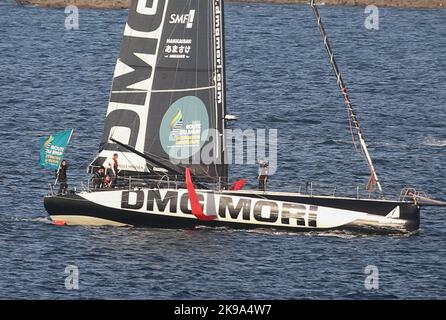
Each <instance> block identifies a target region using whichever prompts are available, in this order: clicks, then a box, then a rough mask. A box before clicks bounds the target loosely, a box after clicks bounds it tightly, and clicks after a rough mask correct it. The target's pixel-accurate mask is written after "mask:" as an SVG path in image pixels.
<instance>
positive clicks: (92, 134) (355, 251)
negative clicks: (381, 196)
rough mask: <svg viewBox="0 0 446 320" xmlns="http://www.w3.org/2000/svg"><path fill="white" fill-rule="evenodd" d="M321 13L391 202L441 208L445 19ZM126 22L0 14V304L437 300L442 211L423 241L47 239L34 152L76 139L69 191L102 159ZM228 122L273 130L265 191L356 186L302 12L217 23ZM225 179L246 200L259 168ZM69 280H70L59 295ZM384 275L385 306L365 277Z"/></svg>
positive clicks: (108, 233)
mask: <svg viewBox="0 0 446 320" xmlns="http://www.w3.org/2000/svg"><path fill="white" fill-rule="evenodd" d="M380 13H381V21H380V30H379V31H369V30H366V29H365V28H364V27H363V22H364V17H365V15H364V14H363V9H361V8H340V7H328V6H327V7H322V8H321V14H322V16H323V18H324V20H325V24H326V28H327V30H328V32H329V35H330V37H331V42H332V45H333V49H334V51H335V53H336V55H337V58H338V63H339V66H340V67H341V70H342V72H343V75H344V79H345V81H346V83H347V85H348V87H349V90H350V92H351V99H352V102H353V104H354V105H355V106H356V109H357V113H358V115H359V118H360V120H361V123H362V125H363V128H364V132H365V136H366V138H367V140H368V142H369V145H370V152H371V153H372V155H373V156H374V159H375V161H376V166H377V170H378V173H379V175H380V176H381V178H382V180H383V185H384V188H385V190H386V192H387V193H388V194H389V195H395V196H396V195H397V194H398V193H399V190H400V188H401V187H402V186H404V185H407V184H410V185H413V186H416V187H418V188H422V189H424V190H426V191H428V192H429V193H430V194H431V195H432V196H433V197H437V198H441V197H442V196H443V197H444V196H445V194H446V188H445V179H446V171H445V169H444V163H445V152H446V143H445V141H446V131H445V130H446V113H445V104H446V72H445V70H446V60H445V59H444V57H445V56H446V24H445V21H446V11H445V10H407V9H382V10H381V11H380ZM126 14H127V13H126V11H124V10H117V11H113V10H81V11H80V30H78V31H67V30H65V29H64V20H65V17H66V15H65V14H64V11H63V10H52V9H37V8H21V7H17V6H14V5H12V4H11V3H10V2H6V1H5V0H2V2H0V26H1V27H0V28H1V29H0V35H1V37H0V75H1V76H0V88H1V89H0V108H1V118H0V145H1V147H2V149H1V150H2V159H1V161H0V199H1V200H2V201H0V269H1V270H2V272H1V274H0V298H39V299H42V298H56V299H62V298H69V299H71V298H125V299H129V298H163V299H164V298H165V299H189V298H197V299H209V298H215V299H232V298H241V299H243V298H259V299H271V298H313V299H319V298H330V299H331V298H335V299H339V298H352V299H355V298H378V299H379V298H445V297H446V267H445V262H444V261H445V255H446V249H445V246H444V242H445V241H446V234H445V232H446V222H445V221H444V217H445V211H444V209H443V210H442V209H434V208H431V209H424V210H423V215H422V227H421V230H420V232H419V233H417V234H414V235H407V236H399V237H395V236H392V237H391V236H357V235H351V234H345V233H340V232H335V233H307V234H289V233H275V232H269V231H256V232H247V231H233V230H226V229H218V230H213V229H198V230H193V231H190V230H188V231H185V230H158V229H136V228H122V229H120V228H85V227H55V226H52V225H51V224H49V223H48V220H47V219H46V214H45V210H44V208H43V204H42V197H43V195H44V194H45V193H46V184H47V182H49V181H51V180H52V177H51V173H50V172H47V171H45V170H42V169H39V168H38V165H37V163H38V139H39V137H40V136H42V135H45V134H47V133H51V132H54V131H55V130H64V129H66V128H75V135H74V137H73V141H72V143H71V145H70V149H69V151H68V154H67V158H68V160H69V162H70V168H69V178H70V181H71V182H74V181H76V180H79V179H81V178H85V177H86V176H85V173H84V172H85V167H86V165H87V164H88V162H89V161H90V160H91V159H92V158H93V156H94V154H95V152H96V151H97V146H98V144H99V139H100V135H101V130H102V126H103V121H104V114H105V110H106V105H107V99H108V94H109V89H110V84H111V77H112V74H113V69H114V64H115V60H116V57H117V54H118V51H119V45H120V40H121V34H122V31H123V26H124V22H125V20H126ZM226 24H227V28H226V29H227V30H226V35H227V40H226V45H227V76H228V105H229V106H228V108H229V110H230V112H231V113H235V114H237V115H238V116H239V121H238V122H237V123H236V124H235V126H236V127H238V128H253V127H254V128H276V129H278V130H279V142H280V146H279V167H278V172H277V174H276V175H274V177H272V183H271V188H274V189H281V190H293V187H294V186H295V184H296V183H297V182H305V181H309V180H314V181H322V182H324V183H328V184H332V185H335V184H337V185H341V184H345V185H349V186H355V185H357V184H358V185H362V186H363V185H364V184H365V182H366V180H367V167H366V165H365V163H364V161H363V160H362V158H361V156H360V154H358V153H356V152H355V151H354V150H353V148H352V145H351V137H350V136H349V131H348V123H347V117H346V112H345V110H344V106H343V104H342V100H341V98H340V97H339V94H338V91H337V87H336V84H335V82H334V77H333V75H332V71H331V69H330V66H329V64H328V62H327V58H326V53H325V51H324V48H323V47H322V44H321V39H320V35H319V33H318V30H317V27H316V25H315V21H314V19H313V17H312V13H311V10H310V9H309V8H308V7H307V6H302V5H294V6H293V5H241V4H232V3H231V4H228V5H227V6H226ZM232 172H233V175H232V178H233V179H235V178H238V177H239V176H240V177H248V178H249V179H250V180H251V181H250V183H251V184H254V183H255V174H256V167H255V166H236V167H235V168H234V169H233V171H232ZM67 265H76V266H77V267H78V268H79V272H80V284H79V286H80V287H79V290H72V291H69V290H66V289H65V285H64V281H65V277H66V276H67V274H65V273H64V270H65V267H66V266H67ZM367 265H375V266H377V267H378V269H379V276H380V279H379V290H375V291H369V290H366V289H365V287H364V279H365V274H364V268H365V267H366V266H367Z"/></svg>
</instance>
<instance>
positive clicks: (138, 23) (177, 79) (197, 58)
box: [90, 0, 227, 181]
mask: <svg viewBox="0 0 446 320" xmlns="http://www.w3.org/2000/svg"><path fill="white" fill-rule="evenodd" d="M223 39H224V35H223V3H222V0H133V1H132V3H131V6H130V9H129V16H128V21H127V24H126V26H125V30H124V36H123V40H122V45H121V51H120V54H119V58H118V61H117V64H116V68H115V72H114V76H113V84H112V90H111V94H110V100H109V104H108V110H107V117H106V120H105V125H104V131H103V135H102V139H101V148H100V152H99V155H98V156H97V158H96V159H95V161H93V163H92V164H91V166H90V167H91V168H92V167H95V166H99V165H105V166H106V165H107V164H108V162H109V161H110V159H111V157H112V155H113V154H114V153H116V152H118V153H119V154H120V155H122V156H120V157H119V159H120V161H119V168H120V170H122V172H123V174H125V175H141V174H145V173H148V172H150V170H151V169H153V168H152V167H157V166H156V165H155V166H153V164H150V163H147V160H146V159H144V158H142V157H140V156H138V155H137V154H135V153H132V152H129V150H127V149H125V148H123V147H122V146H119V145H118V144H116V143H114V142H113V141H111V140H110V138H112V139H114V140H116V141H119V142H121V143H123V144H125V145H128V146H130V147H132V148H134V149H135V150H138V151H139V152H141V153H144V154H147V155H150V156H153V157H154V158H156V159H157V160H158V161H157V163H158V164H159V163H160V162H161V163H162V162H163V161H164V162H166V167H165V168H164V169H167V171H169V169H168V168H169V167H171V165H172V164H173V165H180V166H181V167H184V166H187V167H189V168H190V169H191V171H192V174H193V175H194V176H195V177H201V178H202V179H205V180H212V181H225V180H226V177H227V166H226V164H225V161H224V159H225V155H224V150H225V147H224V146H225V141H224V129H225V122H224V121H225V120H224V116H225V77H224V48H223V46H224V40H223ZM167 164H168V165H167Z"/></svg>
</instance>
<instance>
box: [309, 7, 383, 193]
mask: <svg viewBox="0 0 446 320" xmlns="http://www.w3.org/2000/svg"><path fill="white" fill-rule="evenodd" d="M310 6H311V8H312V9H313V13H314V16H315V17H316V20H317V24H318V27H319V31H320V33H321V35H322V38H323V41H324V46H325V49H326V50H327V53H328V57H329V60H330V64H331V66H332V68H333V71H334V73H335V75H336V83H337V84H338V86H339V89H340V92H341V94H342V97H343V98H344V103H345V106H346V107H347V111H348V114H349V124H350V130H351V132H352V131H353V130H352V126H353V127H354V128H355V129H356V133H357V135H358V140H359V145H360V146H361V151H362V154H363V156H364V158H365V160H366V162H367V164H368V165H369V169H370V179H369V181H368V183H367V187H366V189H367V190H369V192H372V191H373V190H372V188H373V186H374V185H375V184H376V186H377V187H378V189H379V191H380V193H381V197H382V198H384V192H383V190H382V188H381V184H380V182H379V179H378V175H377V173H376V170H375V167H374V165H373V162H372V158H371V156H370V154H369V151H368V150H367V144H366V142H365V139H364V135H363V133H362V130H361V126H360V125H359V121H358V118H357V117H356V114H355V112H354V111H353V106H352V103H351V102H350V98H349V96H348V93H347V87H346V86H345V84H344V80H343V79H342V76H341V72H340V71H339V68H338V65H337V63H336V60H335V57H334V54H333V51H332V49H331V47H330V43H329V41H328V36H327V33H326V31H325V28H324V26H323V24H322V20H321V16H320V14H319V11H318V9H317V6H316V4H315V0H310ZM352 135H353V132H352ZM355 141H356V140H355V139H354V137H353V142H354V143H353V144H354V146H355V149H357V148H356V142H355Z"/></svg>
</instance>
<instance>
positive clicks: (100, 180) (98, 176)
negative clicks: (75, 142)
mask: <svg viewBox="0 0 446 320" xmlns="http://www.w3.org/2000/svg"><path fill="white" fill-rule="evenodd" d="M104 178H105V168H104V166H100V167H99V168H98V169H97V170H96V172H95V174H94V176H93V187H94V188H95V189H100V188H103V186H104Z"/></svg>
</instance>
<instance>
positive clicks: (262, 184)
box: [258, 160, 268, 191]
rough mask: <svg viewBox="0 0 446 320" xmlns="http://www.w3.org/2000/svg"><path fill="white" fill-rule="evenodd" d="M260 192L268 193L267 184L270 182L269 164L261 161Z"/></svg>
mask: <svg viewBox="0 0 446 320" xmlns="http://www.w3.org/2000/svg"><path fill="white" fill-rule="evenodd" d="M258 179H259V190H262V191H266V184H267V182H268V162H266V161H265V160H260V161H259V177H258Z"/></svg>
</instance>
